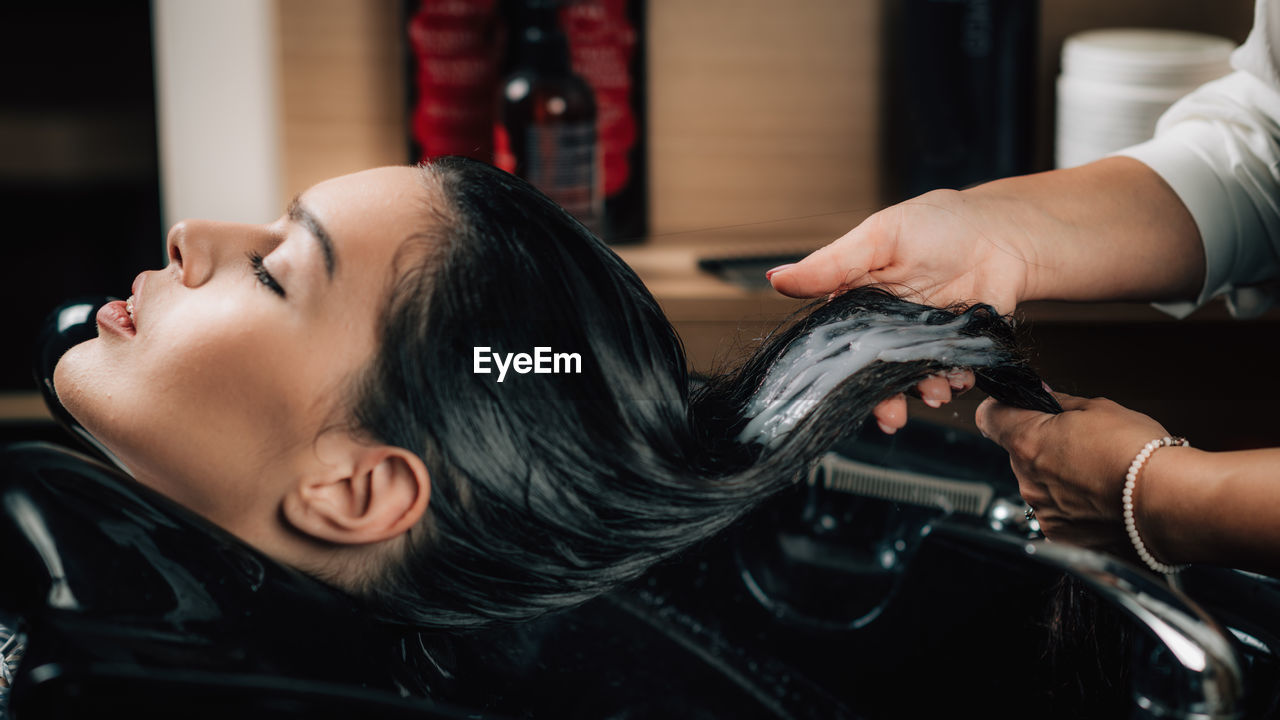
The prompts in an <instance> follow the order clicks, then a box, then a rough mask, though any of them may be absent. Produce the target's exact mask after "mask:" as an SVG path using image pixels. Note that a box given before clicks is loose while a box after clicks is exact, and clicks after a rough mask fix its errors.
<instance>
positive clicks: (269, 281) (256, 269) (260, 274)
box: [248, 250, 285, 297]
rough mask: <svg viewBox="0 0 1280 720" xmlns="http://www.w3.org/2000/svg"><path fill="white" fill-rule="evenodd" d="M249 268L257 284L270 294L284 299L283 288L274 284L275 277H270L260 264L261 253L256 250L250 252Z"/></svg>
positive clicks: (268, 271) (264, 267)
mask: <svg viewBox="0 0 1280 720" xmlns="http://www.w3.org/2000/svg"><path fill="white" fill-rule="evenodd" d="M248 255H249V267H250V268H252V269H253V274H254V276H256V277H257V278H258V282H260V283H262V284H263V285H265V286H266V287H267V289H268V290H270V291H271V292H273V293H275V294H277V295H279V296H280V297H284V296H285V294H284V288H283V287H281V286H280V283H278V282H276V279H275V277H273V276H272V275H271V271H270V270H267V266H266V265H264V264H263V263H262V253H260V252H258V251H257V250H250V251H249V253H248Z"/></svg>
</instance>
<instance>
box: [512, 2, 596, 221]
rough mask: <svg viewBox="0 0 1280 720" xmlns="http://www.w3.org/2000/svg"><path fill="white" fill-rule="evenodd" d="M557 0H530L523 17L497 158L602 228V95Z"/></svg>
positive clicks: (580, 218)
mask: <svg viewBox="0 0 1280 720" xmlns="http://www.w3.org/2000/svg"><path fill="white" fill-rule="evenodd" d="M556 11H557V8H556V5H555V4H554V3H552V2H548V0H529V2H527V3H526V5H525V6H524V8H523V13H522V18H521V21H520V22H519V23H517V24H516V25H515V28H514V29H515V32H517V33H518V42H517V45H516V56H515V57H516V59H515V66H514V69H513V70H512V72H511V74H510V75H508V76H507V77H506V79H505V80H504V81H503V82H502V83H501V86H500V89H499V97H498V117H497V122H496V123H495V125H494V164H495V165H497V166H498V167H500V168H502V169H504V170H506V171H508V172H511V173H513V174H515V175H518V176H520V177H522V178H524V179H526V180H528V181H529V182H531V183H532V184H533V185H534V186H536V187H537V188H538V189H539V190H541V191H543V192H544V193H546V194H547V196H548V197H550V198H551V199H552V200H554V201H556V202H557V203H559V204H560V205H561V206H562V207H563V208H564V209H566V210H568V211H569V212H571V213H573V215H574V216H575V217H577V218H578V220H580V221H581V222H582V223H583V224H584V225H586V226H587V227H588V228H590V229H591V230H592V231H593V232H595V233H597V234H599V233H600V232H601V231H602V219H603V211H604V191H603V188H604V183H603V173H602V166H601V158H600V145H599V142H598V139H597V136H596V102H595V97H594V95H593V93H592V90H591V86H590V85H588V84H587V82H586V81H585V80H584V79H583V78H582V77H580V76H579V75H577V74H575V73H574V72H573V67H572V65H571V64H570V57H569V43H568V40H567V39H566V38H565V35H564V33H563V32H562V31H561V29H560V26H559V23H558V22H557V16H556Z"/></svg>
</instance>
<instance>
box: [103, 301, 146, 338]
mask: <svg viewBox="0 0 1280 720" xmlns="http://www.w3.org/2000/svg"><path fill="white" fill-rule="evenodd" d="M97 320H98V328H99V329H100V330H102V331H105V332H110V333H113V334H115V335H120V336H122V337H126V338H131V337H133V336H134V335H137V334H138V328H137V326H136V325H134V324H133V318H131V317H129V311H128V309H126V308H125V302H124V301H123V300H113V301H111V302H109V303H107V304H106V305H103V306H102V307H101V308H99V309H98V315H97Z"/></svg>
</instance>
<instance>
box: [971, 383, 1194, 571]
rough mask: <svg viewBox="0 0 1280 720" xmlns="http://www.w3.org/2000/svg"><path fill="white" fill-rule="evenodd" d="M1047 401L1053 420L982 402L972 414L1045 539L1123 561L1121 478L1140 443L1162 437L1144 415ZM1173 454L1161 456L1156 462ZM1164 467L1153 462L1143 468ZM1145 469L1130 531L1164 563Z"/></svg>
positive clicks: (1095, 403) (1061, 397) (1100, 403)
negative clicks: (1054, 408)
mask: <svg viewBox="0 0 1280 720" xmlns="http://www.w3.org/2000/svg"><path fill="white" fill-rule="evenodd" d="M1053 396H1054V397H1055V398H1057V400H1058V402H1059V403H1061V405H1062V409H1063V411H1062V413H1060V414H1057V415H1052V414H1045V413H1040V412H1036V411H1034V410H1023V409H1020V408H1015V407H1012V406H1009V405H1005V404H1004V403H1001V402H998V401H996V400H994V399H991V398H988V399H987V400H985V401H983V403H982V405H980V406H979V407H978V412H977V416H976V420H977V423H978V428H979V429H980V430H982V433H983V434H984V435H986V436H987V437H989V438H990V439H991V440H993V441H995V442H996V443H997V444H999V445H1000V446H1001V447H1003V448H1004V449H1005V450H1007V451H1008V452H1009V462H1010V465H1012V467H1013V472H1014V474H1015V475H1016V476H1017V478H1018V487H1019V490H1020V491H1021V493H1022V499H1023V500H1025V501H1026V502H1027V504H1028V505H1030V506H1031V507H1033V508H1035V511H1036V518H1037V519H1038V520H1039V521H1040V527H1041V529H1042V530H1043V531H1044V533H1045V536H1046V537H1048V538H1050V539H1052V540H1065V541H1068V542H1071V543H1075V544H1076V545H1082V546H1084V547H1089V548H1094V549H1099V550H1107V551H1111V552H1116V553H1118V554H1122V555H1126V556H1131V555H1132V553H1133V551H1132V550H1130V549H1129V545H1130V542H1129V539H1128V537H1127V536H1126V534H1125V530H1124V526H1123V523H1122V515H1121V513H1122V502H1121V490H1122V488H1123V486H1124V484H1125V470H1126V468H1128V467H1129V465H1130V463H1131V462H1132V460H1133V458H1134V455H1135V453H1137V452H1138V451H1140V450H1141V449H1142V447H1143V446H1144V445H1145V444H1146V443H1147V442H1149V441H1150V440H1152V439H1153V438H1161V437H1164V436H1166V435H1168V434H1169V433H1168V431H1167V430H1165V428H1164V427H1163V426H1161V425H1160V423H1158V422H1156V421H1155V420H1153V419H1151V418H1149V417H1147V416H1146V415H1143V414H1141V413H1138V412H1134V411H1132V410H1128V409H1125V408H1123V407H1121V406H1120V405H1117V404H1116V403H1114V402H1112V401H1110V400H1107V399H1105V398H1094V399H1086V398H1080V397H1075V396H1072V395H1067V394H1065V393H1053ZM1180 452H1182V448H1166V449H1163V450H1161V451H1160V452H1159V453H1156V455H1157V456H1159V455H1161V454H1165V453H1168V454H1169V455H1170V456H1172V455H1175V454H1178V453H1180ZM1169 459H1170V458H1169V457H1153V458H1152V459H1151V463H1152V465H1155V464H1156V463H1157V461H1165V460H1169ZM1150 469H1151V468H1146V472H1147V475H1148V476H1147V477H1144V478H1143V480H1144V481H1146V482H1144V483H1143V484H1142V485H1141V486H1139V492H1138V498H1137V502H1136V510H1137V513H1138V518H1137V519H1138V525H1139V527H1140V528H1141V531H1142V537H1143V539H1144V540H1146V541H1147V542H1148V544H1149V545H1152V546H1153V547H1152V548H1151V552H1152V553H1153V554H1155V555H1156V556H1157V557H1160V558H1161V559H1165V561H1166V562H1171V560H1168V559H1166V558H1167V556H1166V555H1163V554H1162V553H1163V552H1164V548H1163V546H1162V545H1161V543H1160V542H1159V540H1158V539H1155V538H1154V533H1153V532H1151V531H1149V527H1150V523H1149V522H1147V519H1148V518H1147V512H1148V511H1150V510H1152V509H1153V508H1154V507H1156V506H1155V504H1153V503H1146V502H1143V501H1144V500H1146V499H1147V498H1148V497H1149V496H1150V494H1151V493H1152V492H1156V491H1158V488H1156V487H1155V486H1156V485H1157V484H1158V479H1153V478H1152V477H1150Z"/></svg>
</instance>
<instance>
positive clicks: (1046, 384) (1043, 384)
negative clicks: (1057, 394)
mask: <svg viewBox="0 0 1280 720" xmlns="http://www.w3.org/2000/svg"><path fill="white" fill-rule="evenodd" d="M1040 387H1042V388H1044V391H1045V392H1053V388H1051V387H1049V383H1047V382H1045V381H1043V380H1041V381H1040Z"/></svg>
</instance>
